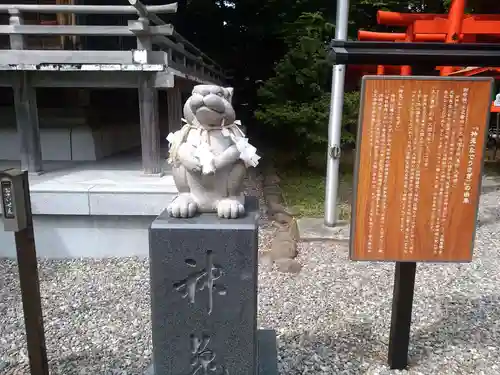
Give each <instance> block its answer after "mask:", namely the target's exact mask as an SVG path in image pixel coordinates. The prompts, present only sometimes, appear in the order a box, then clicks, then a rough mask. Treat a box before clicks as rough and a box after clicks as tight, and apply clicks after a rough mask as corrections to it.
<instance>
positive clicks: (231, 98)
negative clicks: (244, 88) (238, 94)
mask: <svg viewBox="0 0 500 375" xmlns="http://www.w3.org/2000/svg"><path fill="white" fill-rule="evenodd" d="M226 90H227V92H228V100H229V102H231V101H232V100H233V93H234V88H233V87H226Z"/></svg>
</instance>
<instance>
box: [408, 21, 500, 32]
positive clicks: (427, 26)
mask: <svg viewBox="0 0 500 375" xmlns="http://www.w3.org/2000/svg"><path fill="white" fill-rule="evenodd" d="M413 31H414V32H415V33H416V34H446V33H447V32H448V20H447V19H444V18H440V19H435V20H420V21H415V23H414V30H413ZM461 34H476V35H479V34H482V35H500V20H498V21H477V20H475V19H474V18H466V19H464V21H463V24H462V30H461Z"/></svg>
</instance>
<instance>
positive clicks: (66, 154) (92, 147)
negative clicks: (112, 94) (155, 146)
mask: <svg viewBox="0 0 500 375" xmlns="http://www.w3.org/2000/svg"><path fill="white" fill-rule="evenodd" d="M40 142H41V145H42V158H43V160H47V161H70V160H72V161H95V160H99V159H101V158H103V157H105V156H111V155H113V154H116V153H119V152H122V151H126V150H130V149H134V148H137V147H139V146H140V145H141V136H140V128H139V124H127V125H109V126H106V127H104V128H102V129H98V130H92V129H91V128H90V126H86V125H83V126H78V127H75V128H44V129H40ZM19 159H20V145H19V137H18V135H17V130H16V129H13V128H3V129H2V128H0V160H19Z"/></svg>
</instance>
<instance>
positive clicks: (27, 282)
mask: <svg viewBox="0 0 500 375" xmlns="http://www.w3.org/2000/svg"><path fill="white" fill-rule="evenodd" d="M0 188H1V189H0V191H1V205H2V207H3V209H2V214H3V223H4V229H5V231H8V232H14V237H15V242H16V252H17V263H18V267H19V280H20V285H21V297H22V301H23V311H24V323H25V326H26V341H27V343H28V356H29V363H30V370H31V375H48V374H49V369H48V363H47V351H46V348H45V334H44V328H43V315H42V306H41V299H40V285H39V280H38V266H37V259H36V250H35V238H34V233H33V220H32V215H31V201H30V193H29V182H28V172H27V171H20V170H17V169H8V170H5V171H0Z"/></svg>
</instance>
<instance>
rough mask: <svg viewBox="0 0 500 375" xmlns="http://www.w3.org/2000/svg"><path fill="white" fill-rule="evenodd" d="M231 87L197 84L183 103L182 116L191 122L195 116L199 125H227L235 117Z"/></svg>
mask: <svg viewBox="0 0 500 375" xmlns="http://www.w3.org/2000/svg"><path fill="white" fill-rule="evenodd" d="M232 96H233V89H232V88H231V87H227V88H226V87H220V86H215V85H197V86H195V87H194V89H193V92H192V94H191V96H190V97H189V99H188V100H187V101H186V104H184V117H185V119H186V120H187V121H188V122H189V123H192V122H193V119H194V118H196V119H197V120H198V122H199V123H200V124H201V125H210V126H220V125H221V124H222V123H223V121H224V124H226V125H229V124H232V123H233V122H234V120H235V119H236V116H235V113H234V109H233V106H232V104H231V99H232Z"/></svg>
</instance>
